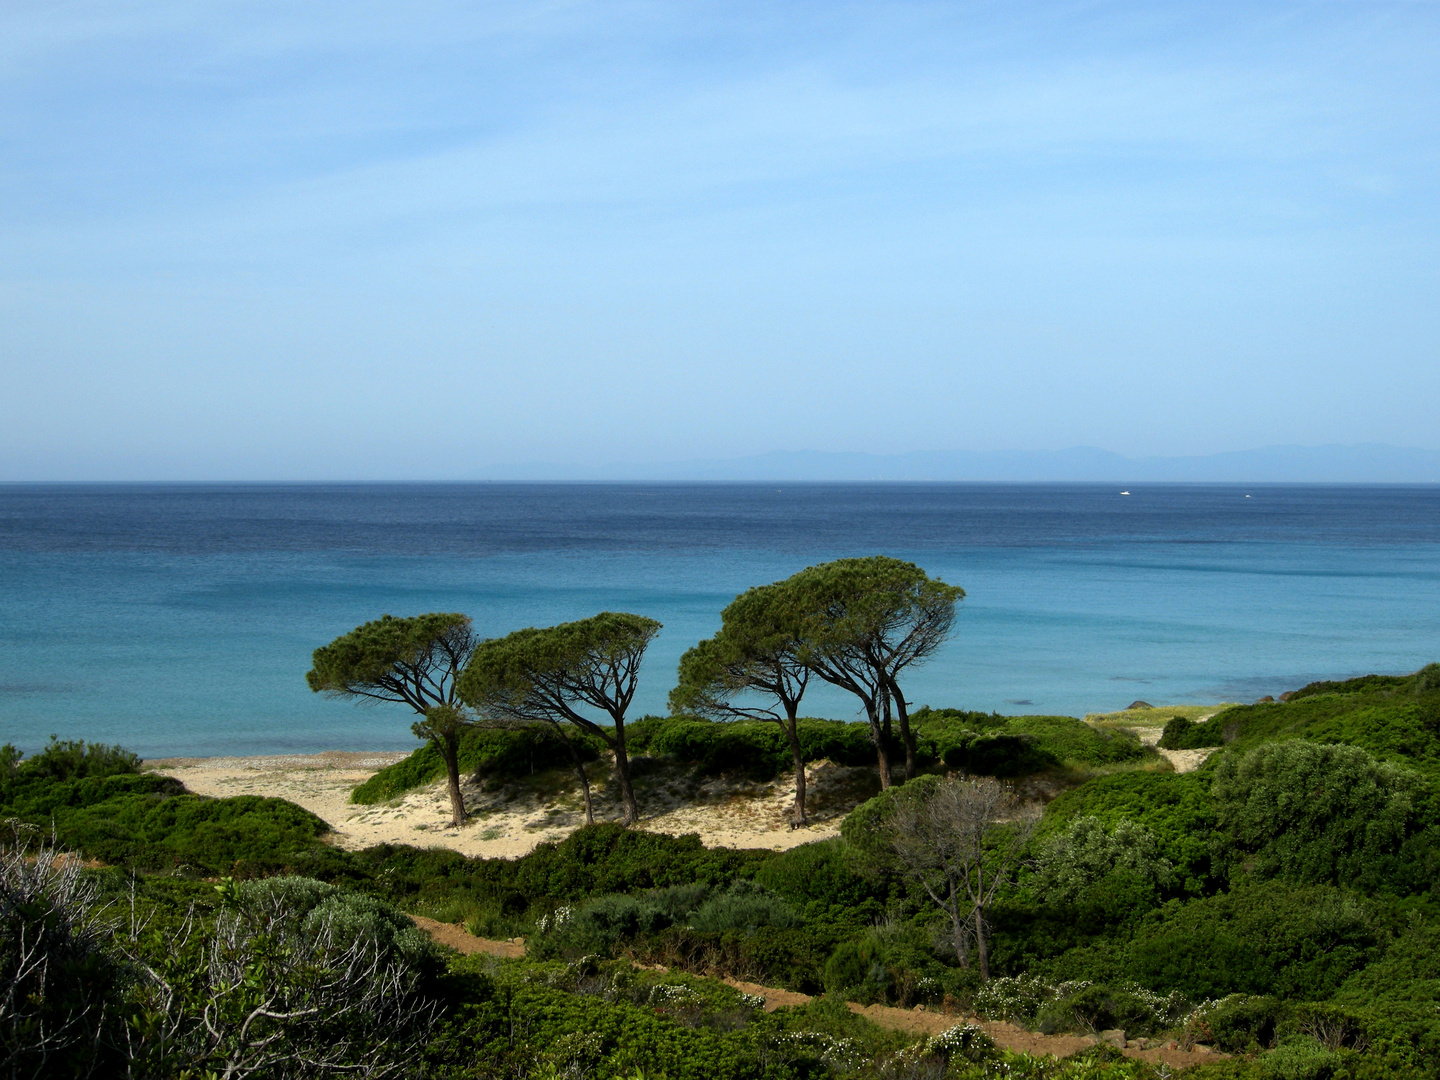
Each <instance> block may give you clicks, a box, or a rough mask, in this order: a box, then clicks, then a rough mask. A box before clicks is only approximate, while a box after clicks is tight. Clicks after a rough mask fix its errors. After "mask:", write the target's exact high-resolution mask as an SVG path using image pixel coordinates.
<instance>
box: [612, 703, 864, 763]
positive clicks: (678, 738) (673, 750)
mask: <svg viewBox="0 0 1440 1080" xmlns="http://www.w3.org/2000/svg"><path fill="white" fill-rule="evenodd" d="M796 735H797V737H798V738H799V740H800V750H801V754H802V756H803V758H804V760H806V761H819V760H821V759H822V758H824V759H828V760H830V761H833V762H836V763H837V764H840V765H869V764H873V763H874V761H875V749H874V747H873V746H872V745H871V743H870V728H869V725H868V724H864V723H845V722H843V721H840V720H813V719H806V718H802V719H800V720H799V721H798V722H797V723H796ZM626 742H627V746H628V747H629V748H631V749H632V750H633V751H635V752H638V753H645V754H653V755H655V756H658V757H664V758H669V759H670V760H672V761H677V762H681V763H684V764H687V765H693V766H694V767H695V769H696V771H697V772H699V773H700V774H702V775H714V774H717V773H724V772H737V773H744V774H746V775H748V776H751V777H754V778H757V779H769V778H770V777H773V776H777V775H779V774H781V773H785V772H788V771H790V770H791V769H792V768H793V767H794V758H793V756H792V752H791V749H790V740H789V737H788V736H787V735H786V734H785V732H784V730H783V729H782V728H781V726H780V725H779V724H774V723H769V722H767V721H763V720H729V721H712V720H706V719H703V718H698V717H690V716H670V717H660V716H647V717H644V718H643V719H641V720H638V721H636V722H635V723H633V724H631V725H629V726H628V727H627V728H626Z"/></svg>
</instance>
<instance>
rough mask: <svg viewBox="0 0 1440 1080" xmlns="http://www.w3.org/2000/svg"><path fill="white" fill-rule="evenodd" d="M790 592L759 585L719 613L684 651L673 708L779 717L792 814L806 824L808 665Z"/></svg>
mask: <svg viewBox="0 0 1440 1080" xmlns="http://www.w3.org/2000/svg"><path fill="white" fill-rule="evenodd" d="M788 600H789V594H788V592H787V591H786V590H785V589H784V588H783V586H778V585H764V586H760V587H758V588H754V589H751V590H749V591H748V592H746V593H743V594H742V595H740V596H738V597H736V598H735V599H734V601H732V602H731V603H730V605H729V606H728V607H726V608H725V610H724V611H723V612H721V613H720V632H719V633H718V634H716V635H715V636H714V637H713V638H707V639H706V640H704V641H702V642H700V643H699V644H698V645H696V646H695V647H694V648H692V649H690V650H688V651H687V652H686V653H685V655H683V656H682V657H681V658H680V671H679V679H678V682H677V684H676V687H675V689H674V690H672V691H670V711H671V712H672V713H687V712H688V713H695V714H697V715H700V716H709V717H716V718H719V717H732V718H734V717H738V718H743V719H747V720H768V721H771V722H773V723H776V724H778V725H780V729H781V730H782V731H784V733H785V736H786V738H787V740H788V741H789V743H790V755H791V759H792V761H793V763H794V768H795V808H794V811H793V816H792V818H791V820H792V821H793V822H794V824H796V825H804V824H805V754H804V751H803V750H802V748H801V746H800V733H799V730H798V717H799V710H800V699H801V697H803V696H804V694H805V687H806V684H807V683H808V682H809V680H810V669H809V668H807V667H806V666H805V665H804V664H803V663H801V661H800V658H799V655H798V653H797V649H798V647H799V632H798V626H797V623H796V618H795V615H796V611H795V608H794V606H793V605H792V604H790V603H789V602H788ZM756 696H758V697H759V699H760V700H759V701H758V702H756V703H755V704H753V705H748V704H745V703H744V701H745V699H746V698H751V699H752V700H753V698H754V697H756ZM737 699H740V700H737ZM767 699H768V701H767Z"/></svg>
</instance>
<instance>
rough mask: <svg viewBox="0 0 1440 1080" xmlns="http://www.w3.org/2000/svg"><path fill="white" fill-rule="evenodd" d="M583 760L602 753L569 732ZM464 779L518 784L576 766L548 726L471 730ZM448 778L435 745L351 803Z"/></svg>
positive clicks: (592, 740)
mask: <svg viewBox="0 0 1440 1080" xmlns="http://www.w3.org/2000/svg"><path fill="white" fill-rule="evenodd" d="M566 737H567V738H568V739H569V740H570V742H571V745H573V746H574V747H575V749H576V750H577V751H578V752H579V754H580V758H581V760H582V761H587V762H589V761H595V760H596V759H597V758H598V757H599V756H600V752H601V750H602V749H603V744H602V743H601V741H600V740H599V739H598V738H596V737H595V736H593V735H587V734H585V733H584V732H580V731H576V730H574V729H571V728H568V727H567V729H566ZM458 758H459V764H460V772H461V775H462V776H463V775H471V776H477V777H487V778H492V779H499V780H514V779H518V778H520V777H524V776H529V775H531V774H533V773H536V772H542V771H544V770H547V769H561V768H567V769H568V768H571V767H573V758H572V757H571V754H570V750H569V748H568V747H567V746H566V745H565V742H564V740H562V738H561V737H560V736H559V735H558V734H556V732H555V731H554V730H553V729H552V728H549V727H526V728H485V727H472V728H467V729H466V730H465V732H464V734H463V735H461V737H460V747H459V753H458ZM444 775H445V760H444V759H443V758H442V757H441V756H440V751H439V750H437V749H436V748H435V744H434V743H431V742H427V743H425V744H424V745H423V746H421V747H420V748H419V749H418V750H416V751H415V752H414V753H412V754H411V755H410V756H409V757H407V758H405V759H404V760H402V761H397V762H396V763H395V764H393V765H387V766H385V768H383V769H381V770H380V771H379V772H377V773H376V774H375V775H374V776H372V777H370V779H369V780H366V781H365V783H363V784H361V785H359V786H358V787H356V788H355V790H354V791H352V792H351V793H350V801H351V802H353V803H360V804H366V805H369V804H373V803H380V802H385V801H386V800H387V799H393V798H395V797H396V796H397V795H403V794H404V793H405V792H407V791H411V790H413V789H415V788H417V787H423V786H424V785H426V784H430V783H433V782H434V781H436V780H439V779H440V778H441V777H443V776H444Z"/></svg>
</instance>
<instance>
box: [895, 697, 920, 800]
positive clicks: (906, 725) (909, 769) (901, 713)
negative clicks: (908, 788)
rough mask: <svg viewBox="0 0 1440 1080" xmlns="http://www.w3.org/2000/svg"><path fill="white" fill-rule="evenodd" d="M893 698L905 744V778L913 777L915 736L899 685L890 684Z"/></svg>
mask: <svg viewBox="0 0 1440 1080" xmlns="http://www.w3.org/2000/svg"><path fill="white" fill-rule="evenodd" d="M891 692H892V695H893V696H894V698H895V715H896V716H897V717H898V718H899V720H900V740H901V741H902V742H903V743H904V744H905V779H906V780H914V779H915V736H914V735H913V734H911V732H910V711H909V709H907V708H906V706H905V696H904V695H903V694H901V693H900V687H899V686H896V685H893V684H892V686H891Z"/></svg>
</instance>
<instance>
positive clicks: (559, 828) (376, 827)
mask: <svg viewBox="0 0 1440 1080" xmlns="http://www.w3.org/2000/svg"><path fill="white" fill-rule="evenodd" d="M405 756H406V755H405V754H403V753H364V752H358V753H357V752H349V753H347V752H340V751H330V752H327V753H323V754H304V755H273V756H257V757H212V758H164V759H160V760H155V761H148V762H146V767H147V768H149V769H152V770H154V771H155V772H159V773H163V774H165V775H167V776H173V777H175V778H176V779H177V780H179V781H180V782H181V783H183V784H184V785H185V786H186V787H187V788H188V789H189V790H190V791H193V792H194V793H195V794H197V795H209V796H215V797H225V796H233V795H264V796H270V797H274V798H281V799H288V800H289V801H291V802H293V803H295V804H297V805H299V806H302V807H304V808H305V809H306V810H309V811H310V812H311V813H313V814H315V815H317V816H318V817H320V818H322V819H323V820H324V821H326V822H327V823H329V825H330V827H331V828H332V829H333V830H334V832H333V833H332V834H331V839H332V842H333V843H335V844H338V845H339V846H341V847H344V848H350V849H358V848H364V847H369V846H371V845H373V844H382V843H389V844H412V845H416V846H420V847H446V848H451V849H453V850H455V851H459V852H461V853H462V854H465V855H482V856H485V857H489V858H493V857H506V858H515V857H518V856H520V855H524V854H526V853H527V852H529V851H531V850H532V849H533V848H534V847H535V845H536V844H539V843H541V842H543V841H547V840H552V841H553V840H563V839H564V838H565V837H566V836H568V835H569V834H570V833H571V832H572V831H574V829H576V828H578V827H579V826H580V824H581V823H582V821H583V813H582V811H581V807H580V805H579V801H578V798H577V797H576V794H575V792H574V790H573V787H574V785H573V784H571V783H570V782H569V778H568V777H567V776H563V775H562V776H559V777H556V776H554V775H553V774H552V775H550V776H542V777H539V778H537V779H538V780H540V781H541V782H539V783H534V784H526V785H507V786H500V787H495V788H490V789H487V788H486V787H485V786H482V785H480V784H477V783H475V782H474V781H471V780H467V781H465V783H464V784H463V785H462V786H463V788H464V792H465V803H466V807H467V808H468V809H469V811H470V813H471V814H472V817H471V820H470V821H469V822H468V823H467V824H466V825H465V827H464V828H462V829H456V828H454V827H453V826H451V824H450V803H449V798H448V796H447V795H446V792H445V786H444V782H443V780H441V781H436V782H435V783H433V784H430V785H427V786H426V787H423V788H418V789H416V790H414V791H411V792H408V793H406V794H404V795H402V796H400V797H398V798H395V799H392V800H390V801H388V802H384V803H378V804H375V805H372V806H357V805H355V804H353V803H351V802H350V792H351V791H352V790H353V789H354V788H355V786H356V785H358V784H360V783H363V782H364V781H365V780H366V779H368V778H369V777H370V776H372V775H373V774H374V773H375V772H376V771H377V770H378V769H381V768H383V767H384V766H386V765H389V764H392V763H393V762H396V761H399V760H401V759H402V758H404V757H405ZM597 772H598V773H599V775H597V777H596V778H595V779H597V780H603V771H602V770H597ZM806 776H807V784H808V786H809V789H810V796H811V798H810V800H809V801H810V803H811V804H812V805H813V806H814V808H815V809H814V812H813V814H812V822H811V824H810V826H809V827H807V828H802V829H791V828H790V825H789V808H790V806H791V805H792V803H793V801H794V796H795V788H794V782H793V780H789V779H788V778H784V777H782V778H779V779H777V780H775V781H773V782H770V783H745V782H736V781H733V780H726V779H721V778H716V779H711V780H704V781H696V780H693V779H690V778H688V777H686V776H684V775H669V774H665V773H663V772H657V773H656V774H652V775H649V776H646V777H643V778H641V779H638V780H637V783H636V787H637V791H638V793H639V799H640V803H641V814H642V821H641V827H642V828H645V829H651V830H654V831H656V832H664V833H671V834H674V835H682V834H685V833H698V834H699V835H700V838H701V840H702V841H703V842H704V843H705V844H706V845H707V846H712V847H714V846H722V847H736V848H771V849H775V850H780V849H783V848H789V847H794V846H796V845H797V844H804V843H808V842H809V841H811V840H820V839H824V838H826V837H830V836H835V835H837V834H838V833H839V826H840V820H841V818H842V817H843V816H844V814H845V813H846V812H848V810H849V809H850V808H851V807H853V806H854V805H856V804H857V803H858V802H860V801H863V800H864V799H865V798H868V796H869V794H870V792H869V784H868V770H865V769H848V768H845V767H843V766H837V765H832V764H831V763H830V762H826V761H820V762H816V763H814V764H813V765H812V766H811V767H810V769H809V770H807V774H806ZM545 781H548V782H545ZM596 787H597V789H601V788H602V785H601V784H596ZM596 805H597V814H596V816H597V818H598V819H600V820H618V818H619V814H618V807H616V806H614V805H612V803H611V802H610V801H609V800H607V799H606V798H605V797H604V791H603V790H597V797H596Z"/></svg>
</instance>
